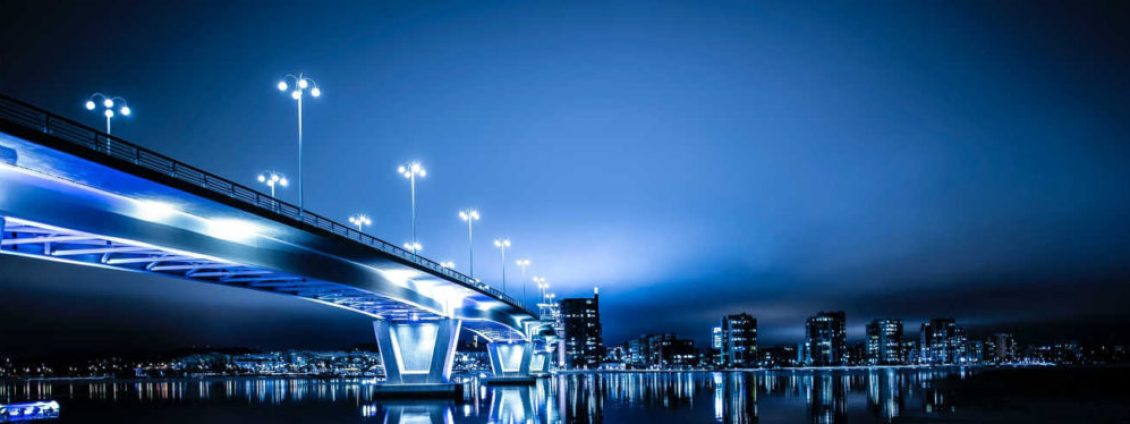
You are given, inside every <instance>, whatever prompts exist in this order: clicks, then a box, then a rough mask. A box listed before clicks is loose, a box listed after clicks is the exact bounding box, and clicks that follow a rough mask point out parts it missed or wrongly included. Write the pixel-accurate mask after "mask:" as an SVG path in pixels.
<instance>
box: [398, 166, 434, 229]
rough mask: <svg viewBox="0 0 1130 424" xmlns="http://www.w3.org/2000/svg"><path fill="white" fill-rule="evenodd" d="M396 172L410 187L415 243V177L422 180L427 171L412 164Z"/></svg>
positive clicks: (401, 167)
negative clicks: (406, 180) (405, 179)
mask: <svg viewBox="0 0 1130 424" xmlns="http://www.w3.org/2000/svg"><path fill="white" fill-rule="evenodd" d="M396 172H398V173H400V175H402V176H404V178H407V179H408V181H409V182H410V183H411V184H410V185H411V187H412V242H413V243H416V177H417V176H419V177H420V178H424V177H426V176H428V171H427V170H426V169H424V166H423V165H420V162H412V163H410V164H407V165H400V167H398V168H396Z"/></svg>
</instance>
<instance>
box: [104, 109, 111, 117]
mask: <svg viewBox="0 0 1130 424" xmlns="http://www.w3.org/2000/svg"><path fill="white" fill-rule="evenodd" d="M103 115H106V117H107V118H113V117H114V110H113V109H106V112H103Z"/></svg>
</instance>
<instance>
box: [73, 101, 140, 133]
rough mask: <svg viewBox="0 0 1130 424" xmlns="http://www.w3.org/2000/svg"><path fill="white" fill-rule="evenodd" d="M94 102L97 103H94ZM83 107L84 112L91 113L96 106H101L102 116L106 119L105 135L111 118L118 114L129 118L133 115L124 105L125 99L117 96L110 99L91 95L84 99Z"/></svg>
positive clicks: (108, 131) (127, 106)
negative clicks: (84, 107)
mask: <svg viewBox="0 0 1130 424" xmlns="http://www.w3.org/2000/svg"><path fill="white" fill-rule="evenodd" d="M96 100H97V102H95V101H96ZM85 106H86V110H90V111H93V110H94V109H95V108H97V107H98V106H102V116H105V117H106V134H110V119H111V118H113V117H114V116H115V115H117V114H120V115H122V116H129V115H130V114H131V113H133V110H131V109H130V108H129V105H127V104H126V99H123V98H121V97H118V96H113V97H111V96H107V95H105V94H102V93H94V94H91V95H90V97H89V98H87V99H86V105H85ZM115 107H117V108H118V109H117V110H118V111H117V113H115V112H114V108H115Z"/></svg>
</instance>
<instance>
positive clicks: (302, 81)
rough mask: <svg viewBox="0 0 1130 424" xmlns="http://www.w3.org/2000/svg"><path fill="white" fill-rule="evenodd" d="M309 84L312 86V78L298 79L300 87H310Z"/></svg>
mask: <svg viewBox="0 0 1130 424" xmlns="http://www.w3.org/2000/svg"><path fill="white" fill-rule="evenodd" d="M309 86H310V80H308V79H306V78H303V79H300V80H298V88H301V89H303V90H305V89H306V87H309Z"/></svg>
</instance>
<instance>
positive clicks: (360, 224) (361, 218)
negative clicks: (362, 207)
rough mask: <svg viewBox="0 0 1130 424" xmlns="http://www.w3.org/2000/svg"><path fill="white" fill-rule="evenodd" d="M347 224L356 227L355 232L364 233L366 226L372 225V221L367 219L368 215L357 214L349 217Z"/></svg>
mask: <svg viewBox="0 0 1130 424" xmlns="http://www.w3.org/2000/svg"><path fill="white" fill-rule="evenodd" d="M349 223H350V224H353V225H356V226H357V232H359V233H364V232H365V227H366V226H368V225H373V220H372V219H369V215H365V214H363V213H358V214H353V215H350V216H349Z"/></svg>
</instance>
